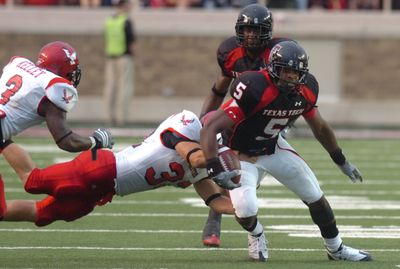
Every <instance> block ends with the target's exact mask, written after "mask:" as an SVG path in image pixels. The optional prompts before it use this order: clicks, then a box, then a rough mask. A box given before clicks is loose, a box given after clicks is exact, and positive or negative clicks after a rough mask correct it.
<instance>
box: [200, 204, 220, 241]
mask: <svg viewBox="0 0 400 269" xmlns="http://www.w3.org/2000/svg"><path fill="white" fill-rule="evenodd" d="M212 234H215V235H216V236H218V237H220V235H221V214H219V213H217V212H215V211H214V210H212V209H210V211H209V213H208V219H207V222H206V224H205V226H204V228H203V238H206V237H209V236H211V235H212Z"/></svg>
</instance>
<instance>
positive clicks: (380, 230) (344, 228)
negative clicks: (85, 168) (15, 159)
mask: <svg viewBox="0 0 400 269" xmlns="http://www.w3.org/2000/svg"><path fill="white" fill-rule="evenodd" d="M339 229H340V234H341V236H342V237H343V238H374V239H400V226H375V227H369V228H364V227H361V226H355V225H339ZM265 231H266V234H267V235H268V234H287V235H288V236H291V237H303V238H318V237H320V233H319V231H318V229H317V228H316V226H315V225H269V226H265ZM1 232H5V233H10V232H14V233H104V234H107V233H130V234H150V233H151V234H201V233H202V231H200V230H149V229H28V228H4V229H0V233H1ZM223 233H224V234H244V233H246V231H244V230H223Z"/></svg>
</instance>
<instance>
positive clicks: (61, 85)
mask: <svg viewBox="0 0 400 269" xmlns="http://www.w3.org/2000/svg"><path fill="white" fill-rule="evenodd" d="M44 98H47V99H49V100H50V101H51V102H52V103H53V104H54V105H56V106H57V107H58V108H60V109H62V110H64V111H66V112H68V111H70V110H71V109H72V108H73V107H74V106H75V104H76V102H77V101H78V92H77V90H76V88H75V87H74V86H73V85H72V84H71V83H70V82H69V81H68V80H66V79H64V78H62V77H59V76H57V75H55V74H53V73H51V72H49V71H47V70H45V69H42V68H40V67H37V66H36V65H35V64H34V63H33V62H31V61H30V60H28V59H26V58H22V57H13V58H11V60H10V62H9V63H8V64H7V65H6V66H5V67H4V68H3V73H2V75H1V77H0V118H1V130H2V134H3V139H4V140H6V139H9V138H11V137H13V136H14V135H16V134H18V133H20V132H21V131H23V130H25V129H27V128H29V127H31V126H34V125H38V124H40V123H42V122H43V121H44V120H45V119H44V118H43V117H42V116H40V115H39V114H38V108H39V105H40V103H41V102H42V101H43V100H44Z"/></svg>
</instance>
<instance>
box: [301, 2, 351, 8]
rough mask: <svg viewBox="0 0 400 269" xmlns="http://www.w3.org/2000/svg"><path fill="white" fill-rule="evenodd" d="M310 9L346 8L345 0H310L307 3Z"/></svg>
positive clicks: (347, 6)
mask: <svg viewBox="0 0 400 269" xmlns="http://www.w3.org/2000/svg"><path fill="white" fill-rule="evenodd" d="M308 7H309V8H310V9H329V10H341V9H348V8H349V5H348V1H347V0H310V1H309V3H308Z"/></svg>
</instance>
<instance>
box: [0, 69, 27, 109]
mask: <svg viewBox="0 0 400 269" xmlns="http://www.w3.org/2000/svg"><path fill="white" fill-rule="evenodd" d="M21 87H22V77H21V76H20V75H14V76H12V77H11V78H10V79H9V80H8V81H7V83H6V90H5V91H4V92H3V93H2V94H1V99H0V104H1V105H5V104H7V103H8V102H9V101H10V98H11V96H13V95H14V94H15V93H16V92H17V91H18V90H19V89H21Z"/></svg>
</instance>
